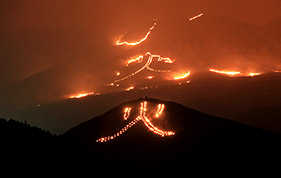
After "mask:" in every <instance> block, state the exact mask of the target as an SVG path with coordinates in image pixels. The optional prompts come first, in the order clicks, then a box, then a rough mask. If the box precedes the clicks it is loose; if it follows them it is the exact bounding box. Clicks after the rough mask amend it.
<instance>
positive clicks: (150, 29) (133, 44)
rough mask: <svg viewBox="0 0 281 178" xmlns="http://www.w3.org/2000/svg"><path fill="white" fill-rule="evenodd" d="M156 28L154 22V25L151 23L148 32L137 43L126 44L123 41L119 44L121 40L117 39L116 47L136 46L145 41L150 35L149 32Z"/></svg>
mask: <svg viewBox="0 0 281 178" xmlns="http://www.w3.org/2000/svg"><path fill="white" fill-rule="evenodd" d="M155 26H156V22H155V20H154V23H153V26H152V27H150V28H149V30H148V32H147V33H146V35H145V36H144V37H143V38H142V39H141V40H139V41H137V42H127V41H123V42H120V40H121V39H122V38H121V39H119V40H118V41H117V42H116V45H117V46H120V45H128V46H135V45H138V44H140V43H142V42H143V41H145V40H146V39H147V38H148V36H149V35H150V33H151V31H152V30H153V29H154V28H155Z"/></svg>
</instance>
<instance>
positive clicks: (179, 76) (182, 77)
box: [174, 71, 190, 80]
mask: <svg viewBox="0 0 281 178" xmlns="http://www.w3.org/2000/svg"><path fill="white" fill-rule="evenodd" d="M189 75H190V71H189V72H187V73H184V74H181V75H177V76H175V77H174V80H180V79H184V78H186V77H188V76H189Z"/></svg>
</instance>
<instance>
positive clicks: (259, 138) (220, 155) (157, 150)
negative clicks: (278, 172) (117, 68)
mask: <svg viewBox="0 0 281 178" xmlns="http://www.w3.org/2000/svg"><path fill="white" fill-rule="evenodd" d="M145 100H146V101H148V112H151V111H150V110H151V108H152V107H153V106H157V104H165V106H166V107H165V110H164V116H163V118H161V119H163V120H161V121H159V120H158V121H157V120H156V121H154V120H152V121H153V122H155V123H158V124H159V125H160V126H159V128H162V129H163V130H165V129H166V130H172V131H174V132H175V135H173V136H166V137H161V136H159V135H157V134H154V133H153V132H151V131H149V130H148V128H147V127H145V125H144V124H143V123H142V122H141V123H137V124H135V125H134V126H133V127H132V128H130V129H128V130H127V131H126V132H125V133H123V135H120V136H119V137H116V138H115V139H113V140H109V141H107V142H104V143H101V142H96V140H97V139H99V138H100V137H104V136H108V135H113V134H114V133H116V132H119V131H120V130H121V129H122V128H123V127H124V126H125V125H126V124H128V123H129V122H130V121H131V120H133V119H134V118H135V117H136V116H137V115H138V113H139V107H140V103H141V102H143V101H144V99H139V100H135V101H131V102H127V103H123V104H121V105H120V106H118V107H115V108H114V109H112V110H110V111H108V112H106V113H105V114H103V115H101V116H99V117H96V118H94V119H91V120H89V121H87V122H84V123H82V124H80V125H79V126H77V127H74V128H72V129H70V130H69V131H67V132H66V133H65V134H63V135H62V138H64V139H66V140H68V141H70V142H71V143H72V145H75V146H78V148H80V149H81V148H83V149H85V148H88V149H87V150H91V152H92V156H93V157H92V159H93V160H96V161H97V160H98V162H99V163H102V164H104V165H105V166H109V167H110V166H113V168H111V167H110V168H109V169H113V170H115V171H121V172H126V173H128V174H131V173H134V172H136V171H137V172H139V173H140V172H141V173H147V174H150V173H156V172H157V170H161V171H160V172H159V173H156V174H165V173H171V174H172V173H173V172H175V173H179V172H180V173H183V172H186V171H192V169H191V167H195V168H196V167H197V168H199V167H200V168H202V169H205V168H211V167H212V168H216V169H222V168H225V167H228V168H231V169H232V168H234V167H235V166H236V168H235V169H236V170H237V171H241V168H242V167H243V166H248V167H251V166H257V167H265V166H268V165H267V164H271V163H273V162H274V161H278V159H280V148H281V147H280V141H281V137H280V134H276V133H273V132H269V131H265V130H261V129H257V128H253V127H250V126H247V125H244V124H241V123H238V122H233V121H229V120H226V119H223V118H218V117H214V116H210V115H206V114H203V113H201V112H198V111H195V110H192V109H189V108H186V107H184V106H182V105H179V104H176V103H173V102H165V101H160V100H155V99H145ZM128 106H129V107H131V108H133V109H132V113H131V119H128V121H124V120H123V111H124V108H125V107H128ZM153 112H154V111H153ZM79 145H80V146H79ZM83 149H82V150H83ZM84 151H85V150H84ZM87 156H89V155H87ZM273 165H274V164H273ZM233 166H234V167H233Z"/></svg>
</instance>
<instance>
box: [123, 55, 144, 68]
mask: <svg viewBox="0 0 281 178" xmlns="http://www.w3.org/2000/svg"><path fill="white" fill-rule="evenodd" d="M142 60H143V56H138V57H136V58H132V59H130V60H129V61H128V62H127V64H126V66H129V65H130V64H131V63H133V62H136V61H138V63H141V62H142Z"/></svg>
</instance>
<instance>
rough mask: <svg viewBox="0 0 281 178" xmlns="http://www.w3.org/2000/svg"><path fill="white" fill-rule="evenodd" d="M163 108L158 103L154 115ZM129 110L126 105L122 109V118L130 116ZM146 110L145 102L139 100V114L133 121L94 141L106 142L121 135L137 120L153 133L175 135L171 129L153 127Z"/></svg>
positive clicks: (160, 112) (163, 106)
mask: <svg viewBox="0 0 281 178" xmlns="http://www.w3.org/2000/svg"><path fill="white" fill-rule="evenodd" d="M164 108H165V105H164V104H158V110H157V112H156V115H155V117H157V118H158V117H159V116H160V115H161V114H162V112H163V110H164ZM130 112H131V108H130V107H127V108H125V110H124V116H123V118H124V120H127V119H128V118H129V117H130ZM146 112H147V102H146V101H144V102H141V107H140V114H139V116H137V117H136V118H135V119H134V120H133V121H131V122H130V123H129V124H127V125H126V126H125V127H123V128H122V129H121V130H120V131H119V132H117V133H115V134H113V135H111V136H106V137H101V138H99V139H98V140H96V142H106V141H109V140H113V139H115V138H116V137H119V136H120V135H122V134H123V133H124V132H126V131H127V130H128V129H129V128H131V127H133V126H134V125H135V124H136V123H138V122H139V121H142V122H143V123H144V125H145V126H146V127H147V128H148V129H149V130H150V131H152V132H153V133H154V134H157V135H160V136H162V137H164V136H171V135H175V132H172V131H163V130H161V129H159V128H157V127H155V126H154V125H153V124H152V122H151V118H148V117H147V116H146Z"/></svg>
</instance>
